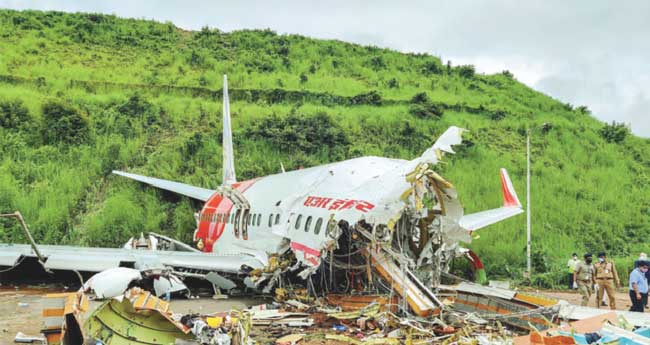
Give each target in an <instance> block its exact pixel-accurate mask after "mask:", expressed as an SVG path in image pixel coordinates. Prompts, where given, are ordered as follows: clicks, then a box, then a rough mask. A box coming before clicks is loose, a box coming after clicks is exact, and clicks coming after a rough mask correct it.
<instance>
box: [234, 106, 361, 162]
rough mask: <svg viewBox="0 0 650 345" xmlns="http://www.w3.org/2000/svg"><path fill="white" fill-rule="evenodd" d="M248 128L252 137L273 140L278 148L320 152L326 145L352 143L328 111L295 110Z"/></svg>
mask: <svg viewBox="0 0 650 345" xmlns="http://www.w3.org/2000/svg"><path fill="white" fill-rule="evenodd" d="M247 132H248V133H247V136H248V137H251V138H254V139H258V140H266V141H270V142H271V143H272V144H273V145H275V146H277V147H278V148H281V149H283V150H289V151H302V152H305V153H316V152H318V151H319V150H320V149H321V148H323V147H327V148H330V149H333V148H335V147H344V148H347V146H349V145H350V140H349V139H348V136H347V134H346V133H345V131H344V130H343V128H341V126H340V125H339V124H338V123H336V122H334V120H332V118H331V117H330V116H329V115H327V113H324V112H320V113H317V114H315V115H311V116H301V115H297V114H295V113H291V114H289V116H287V117H284V118H281V117H279V116H277V115H272V116H269V117H266V118H264V119H263V120H262V121H260V122H259V123H257V124H256V125H255V126H253V127H251V128H249V129H248V130H247Z"/></svg>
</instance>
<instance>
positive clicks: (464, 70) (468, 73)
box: [457, 65, 475, 79]
mask: <svg viewBox="0 0 650 345" xmlns="http://www.w3.org/2000/svg"><path fill="white" fill-rule="evenodd" d="M457 70H458V75H459V76H461V77H463V78H467V79H469V78H472V77H474V73H475V70H474V66H472V65H462V66H458V67H457Z"/></svg>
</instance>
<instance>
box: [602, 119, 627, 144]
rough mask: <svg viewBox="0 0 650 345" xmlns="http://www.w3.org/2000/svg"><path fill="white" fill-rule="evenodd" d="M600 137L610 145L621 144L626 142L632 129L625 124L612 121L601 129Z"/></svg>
mask: <svg viewBox="0 0 650 345" xmlns="http://www.w3.org/2000/svg"><path fill="white" fill-rule="evenodd" d="M599 132H600V136H601V137H603V139H605V141H607V142H608V143H615V144H620V143H622V142H623V141H624V140H625V137H627V135H628V133H629V132H630V129H629V128H627V126H626V125H625V124H624V123H618V122H616V121H612V123H611V124H606V125H605V126H604V127H603V128H601V129H600V131H599Z"/></svg>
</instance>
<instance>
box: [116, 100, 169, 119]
mask: <svg viewBox="0 0 650 345" xmlns="http://www.w3.org/2000/svg"><path fill="white" fill-rule="evenodd" d="M117 111H118V113H120V114H121V115H124V116H127V117H129V118H131V121H130V122H133V120H134V119H140V120H144V124H145V125H147V126H149V125H153V124H155V123H157V122H158V121H159V115H160V114H159V113H160V109H158V107H156V106H155V105H154V104H152V103H151V102H149V101H148V100H147V99H146V98H144V97H142V96H141V95H140V94H137V93H136V94H134V95H132V96H131V97H129V99H128V100H127V101H126V102H125V103H123V104H121V105H119V106H118V107H117Z"/></svg>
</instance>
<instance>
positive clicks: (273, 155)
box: [0, 10, 650, 286]
mask: <svg viewBox="0 0 650 345" xmlns="http://www.w3.org/2000/svg"><path fill="white" fill-rule="evenodd" d="M223 74H228V75H229V81H230V86H231V88H232V90H231V98H232V104H231V109H232V112H233V130H234V139H235V157H236V165H237V172H238V177H239V178H240V179H246V178H251V177H255V176H262V175H265V174H270V173H276V172H278V171H279V170H280V163H282V164H284V166H285V167H286V168H287V169H295V168H298V167H300V166H305V167H306V166H313V165H317V164H322V163H326V162H331V161H336V160H342V159H348V158H352V157H358V156H362V155H378V156H388V157H397V158H407V159H408V158H413V157H415V156H417V155H419V154H420V153H421V152H422V151H424V150H425V149H426V148H428V147H429V146H430V145H431V144H432V143H433V141H434V140H435V138H436V137H437V136H438V135H440V134H441V133H442V132H443V131H444V130H445V129H446V128H447V127H448V126H450V125H457V126H461V127H464V128H467V129H469V130H470V134H469V135H468V141H467V142H466V143H465V144H464V145H463V147H461V148H460V149H459V150H458V154H456V155H454V156H450V157H449V158H448V159H447V160H446V164H444V165H442V166H441V167H440V170H441V173H442V174H443V175H444V176H445V177H447V178H448V179H449V180H450V181H452V182H453V183H454V184H455V185H456V186H457V188H458V189H459V193H460V196H461V200H462V201H463V202H464V204H465V206H466V211H467V212H475V211H480V210H483V209H487V208H492V207H495V206H496V205H498V204H499V203H500V202H501V200H500V198H501V195H500V192H499V179H498V169H499V168H500V167H505V168H507V169H508V170H509V172H510V174H511V177H512V178H513V180H514V183H515V187H516V188H517V190H518V191H519V194H520V195H519V197H520V199H522V201H524V199H525V194H524V192H525V188H524V187H525V155H524V154H525V132H526V129H527V128H528V127H532V126H535V125H538V124H541V123H543V122H550V123H552V129H551V130H550V131H548V132H546V133H540V132H535V133H534V135H533V140H532V143H533V144H532V148H533V150H532V155H533V166H532V171H533V177H532V178H533V184H532V195H533V200H532V201H533V204H532V207H533V212H534V215H533V246H534V268H535V271H536V275H535V277H536V278H535V281H534V283H536V284H538V285H545V286H548V285H551V284H556V283H558V281H557V280H558V277H560V276H561V274H562V273H563V272H564V263H565V262H566V260H565V259H567V258H568V256H569V255H570V253H572V252H574V251H576V252H580V253H582V252H584V251H593V252H597V251H601V250H606V251H608V252H609V253H610V255H611V256H614V257H617V258H619V259H620V260H621V261H622V262H621V264H622V266H623V265H625V266H627V267H629V264H630V260H631V258H632V257H634V256H636V255H637V254H638V252H639V251H647V250H648V248H646V247H644V246H646V244H645V243H647V241H646V240H647V239H648V238H649V236H650V218H649V217H648V216H647V215H648V211H649V209H650V196H649V195H648V193H647V191H648V187H649V186H650V158H649V156H648V152H650V150H649V149H650V142H649V141H648V140H646V139H641V138H638V137H635V136H633V135H630V134H629V133H628V130H627V129H626V128H625V127H624V126H620V125H618V124H612V125H606V124H603V123H601V122H599V121H597V120H595V119H594V118H593V117H591V116H590V113H589V110H588V109H587V108H586V107H578V108H576V109H574V107H573V106H571V105H570V104H563V103H561V102H558V101H557V100H554V99H552V98H550V97H548V96H546V95H543V94H541V93H539V92H536V91H534V90H532V89H530V88H528V87H526V86H525V85H523V84H521V83H519V82H517V81H516V79H515V78H514V76H513V75H512V74H511V73H510V72H508V71H504V72H503V73H499V74H496V75H481V74H476V73H475V71H474V68H473V66H452V64H451V63H450V62H447V63H443V62H442V61H440V59H439V58H437V57H433V56H429V55H425V54H402V53H398V52H395V51H391V50H387V49H380V48H377V47H367V46H359V45H355V44H349V43H344V42H339V41H330V40H315V39H310V38H306V37H302V36H297V35H277V34H275V33H273V32H272V31H268V30H265V31H259V30H256V31H249V30H245V31H236V32H232V33H224V32H221V31H219V30H216V29H208V28H205V29H203V30H201V31H198V32H188V31H184V30H181V29H178V28H176V27H175V26H174V25H172V24H171V23H165V24H163V23H157V22H153V21H145V20H132V19H121V18H117V17H115V16H108V15H99V14H65V13H58V12H35V11H25V12H15V11H6V10H2V11H0V127H1V128H0V157H1V158H0V211H1V212H4V211H12V210H15V209H19V210H21V211H22V212H23V214H24V215H25V217H26V219H27V220H28V221H29V223H30V225H31V228H32V230H33V232H34V235H35V237H36V238H37V239H38V240H39V241H41V242H43V243H68V244H70V243H73V244H84V245H96V246H117V245H121V244H122V243H123V242H124V241H125V240H126V239H128V238H129V237H131V236H133V235H137V234H138V233H139V232H141V231H143V232H146V231H155V232H161V233H165V234H168V235H171V236H174V237H177V238H180V239H183V240H185V241H188V240H189V239H190V237H191V234H192V231H193V228H194V221H193V218H192V214H193V212H195V211H196V210H197V209H198V208H200V205H198V204H196V203H193V202H191V201H190V200H187V199H185V198H179V197H176V196H173V195H169V194H167V193H163V192H160V191H156V190H153V189H151V188H143V187H142V186H140V185H138V184H136V183H132V182H131V181H125V180H124V179H121V178H119V177H116V176H111V175H110V171H111V170H112V169H124V170H129V171H132V172H136V173H141V174H144V175H149V176H155V177H160V178H165V179H172V180H178V181H182V182H186V183H190V184H193V185H199V186H204V187H207V188H214V187H216V186H218V185H219V183H220V181H219V179H220V176H221V168H220V166H221V147H220V142H221V140H220V135H221V124H220V117H221V110H220V102H219V97H220V92H219V88H220V86H221V76H222V75H223ZM0 222H1V223H0V242H22V241H24V239H23V238H22V235H21V233H20V231H19V230H18V228H17V227H16V226H14V225H13V224H12V223H11V222H9V221H5V220H0ZM479 235H480V239H477V240H475V241H474V242H473V243H472V244H471V247H472V248H473V249H475V250H476V251H477V252H478V253H479V256H481V257H482V258H483V260H484V261H485V262H486V264H487V269H488V274H492V275H498V276H502V277H513V278H514V277H520V276H521V271H522V269H523V267H524V266H525V217H523V216H520V217H518V218H515V219H512V220H509V221H506V222H503V223H500V224H498V225H495V226H492V227H490V228H488V229H486V230H484V231H481V232H480V233H479ZM620 270H621V271H625V270H626V269H625V268H623V267H621V269H620Z"/></svg>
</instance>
